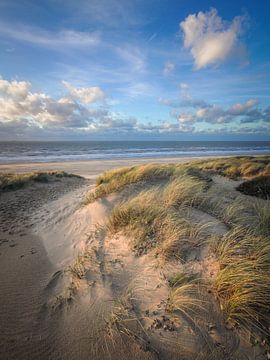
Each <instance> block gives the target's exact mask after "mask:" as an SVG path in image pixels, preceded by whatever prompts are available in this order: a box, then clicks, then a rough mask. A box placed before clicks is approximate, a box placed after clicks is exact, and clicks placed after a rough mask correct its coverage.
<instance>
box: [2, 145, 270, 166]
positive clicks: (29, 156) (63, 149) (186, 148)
mask: <svg viewBox="0 0 270 360" xmlns="http://www.w3.org/2000/svg"><path fill="white" fill-rule="evenodd" d="M267 154H269V155H270V141H260V142H258V141H241V142H236V141H40V142H37V141H16V142H12V141H7V142H0V164H7V163H30V162H62V161H76V160H103V159H110V160H113V159H129V158H148V157H149V158H160V157H179V156H181V157H190V156H194V157H201V156H223V155H224V156H225V155H267Z"/></svg>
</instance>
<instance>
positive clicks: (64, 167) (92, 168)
mask: <svg viewBox="0 0 270 360" xmlns="http://www.w3.org/2000/svg"><path fill="white" fill-rule="evenodd" d="M204 158H207V157H183V156H178V157H163V158H139V159H138V158H131V159H117V160H102V161H100V160H83V161H82V160H81V161H63V162H42V163H14V164H13V163H10V164H0V172H5V173H25V172H32V171H66V172H68V173H70V174H76V175H80V176H83V177H85V178H88V179H94V178H95V177H97V176H98V175H100V174H102V173H103V172H104V171H107V170H111V169H116V168H119V167H124V166H133V165H134V166H135V165H140V164H149V163H158V164H162V163H163V164H166V163H168V164H169V163H179V162H181V163H182V162H188V161H191V160H196V159H204Z"/></svg>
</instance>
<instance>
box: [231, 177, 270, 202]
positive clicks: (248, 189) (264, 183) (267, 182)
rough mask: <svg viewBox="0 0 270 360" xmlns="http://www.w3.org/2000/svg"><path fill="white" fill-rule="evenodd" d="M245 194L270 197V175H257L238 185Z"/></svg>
mask: <svg viewBox="0 0 270 360" xmlns="http://www.w3.org/2000/svg"><path fill="white" fill-rule="evenodd" d="M237 190H239V191H241V192H242V193H243V194H246V195H251V196H257V197H259V198H262V199H270V175H262V176H256V177H255V178H253V179H251V180H247V181H245V182H243V183H242V184H240V185H239V186H238V187H237Z"/></svg>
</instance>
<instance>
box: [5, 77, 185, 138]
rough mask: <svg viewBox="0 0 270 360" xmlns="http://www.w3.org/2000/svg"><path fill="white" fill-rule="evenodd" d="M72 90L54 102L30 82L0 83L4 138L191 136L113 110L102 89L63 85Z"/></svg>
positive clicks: (177, 126) (170, 125)
mask: <svg viewBox="0 0 270 360" xmlns="http://www.w3.org/2000/svg"><path fill="white" fill-rule="evenodd" d="M63 84H64V86H65V87H66V89H67V90H68V93H67V94H66V96H65V97H60V98H53V97H51V96H50V95H48V94H45V93H43V92H34V91H33V89H32V85H31V83H30V82H25V81H7V80H2V79H0V135H1V138H3V136H4V138H7V136H9V137H10V136H11V135H12V138H15V137H16V138H23V136H29V137H30V138H31V137H33V136H34V135H35V134H49V133H50V134H52V132H53V133H55V134H56V133H59V132H60V131H61V133H63V134H67V132H69V134H77V135H78V134H80V133H81V134H82V133H84V134H88V133H110V134H116V133H117V134H118V133H140V132H145V133H147V132H151V133H164V132H187V131H188V129H191V128H190V127H189V126H187V125H186V124H181V122H180V121H179V122H174V123H168V122H162V123H161V124H157V125H156V124H151V123H149V124H143V123H140V122H139V121H138V120H137V119H136V118H134V117H130V116H125V115H123V114H121V113H116V112H113V111H112V110H110V109H109V108H108V107H107V105H106V104H105V103H101V104H100V102H101V101H102V100H104V98H105V94H104V92H103V90H102V89H100V88H98V87H89V88H78V87H74V86H73V85H72V84H70V83H68V82H65V81H64V82H63Z"/></svg>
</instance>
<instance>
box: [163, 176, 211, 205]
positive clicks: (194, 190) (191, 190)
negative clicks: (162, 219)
mask: <svg viewBox="0 0 270 360" xmlns="http://www.w3.org/2000/svg"><path fill="white" fill-rule="evenodd" d="M205 188H206V182H205V181H204V180H199V179H197V178H194V177H192V176H187V175H184V176H179V177H177V178H176V179H175V180H173V181H171V182H170V183H169V184H168V185H167V186H166V188H165V189H164V192H163V203H164V205H165V207H172V206H173V207H176V208H177V207H179V206H183V205H186V206H188V205H189V206H192V205H196V204H198V203H200V202H201V201H202V193H203V191H204V190H205Z"/></svg>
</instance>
